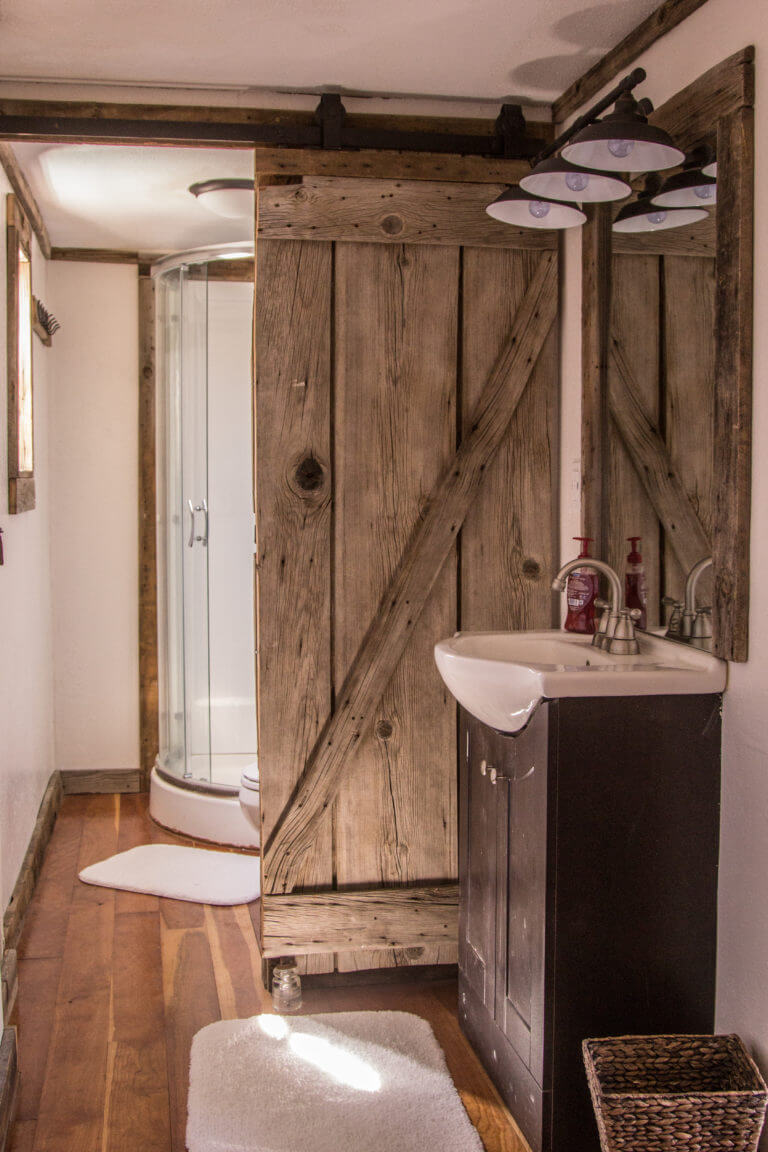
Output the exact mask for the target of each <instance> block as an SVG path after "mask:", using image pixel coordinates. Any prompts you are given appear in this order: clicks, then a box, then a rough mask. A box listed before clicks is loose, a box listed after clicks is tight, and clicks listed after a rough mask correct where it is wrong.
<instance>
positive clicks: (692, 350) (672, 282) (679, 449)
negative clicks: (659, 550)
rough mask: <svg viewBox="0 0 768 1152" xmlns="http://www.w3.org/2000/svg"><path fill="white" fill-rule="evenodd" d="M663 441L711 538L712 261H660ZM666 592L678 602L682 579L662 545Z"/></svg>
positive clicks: (703, 590) (702, 599) (702, 591)
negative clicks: (663, 378)
mask: <svg viewBox="0 0 768 1152" xmlns="http://www.w3.org/2000/svg"><path fill="white" fill-rule="evenodd" d="M664 333H665V355H664V360H665V366H666V381H665V409H666V419H665V425H666V442H667V448H668V449H669V454H670V457H671V459H672V464H673V465H674V467H675V468H676V470H677V472H678V474H679V476H680V478H681V480H682V482H683V484H684V485H685V489H686V491H687V493H688V495H689V496H690V498H691V503H692V504H693V506H694V508H695V509H696V512H697V514H698V516H699V519H700V520H701V522H702V525H703V527H704V530H705V531H706V532H707V534H708V535H709V536H710V537H711V535H712V512H713V498H714V489H713V483H714V476H713V451H712V448H713V444H714V431H715V262H714V259H712V260H707V259H697V258H695V257H685V256H667V257H665V258H664ZM664 573H665V591H666V592H667V593H669V594H670V595H675V596H678V597H681V596H682V594H683V590H684V587H685V576H686V573H685V572H683V570H682V568H681V567H680V564H679V562H678V561H677V558H676V557H675V554H674V552H673V550H672V548H671V547H670V546H669V544H667V545H666V546H665V556H664ZM698 599H699V603H701V604H711V603H712V573H711V571H708V572H705V573H703V575H702V576H701V579H700V580H699V585H698Z"/></svg>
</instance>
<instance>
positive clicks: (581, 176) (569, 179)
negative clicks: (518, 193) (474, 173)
mask: <svg viewBox="0 0 768 1152" xmlns="http://www.w3.org/2000/svg"><path fill="white" fill-rule="evenodd" d="M520 187H521V188H522V189H524V191H526V192H530V193H531V195H533V196H543V197H545V198H546V199H549V200H578V201H581V203H583V204H586V203H590V204H596V203H599V202H601V201H606V200H623V199H624V197H625V196H629V195H631V192H632V189H631V188H630V186H629V184H627V182H626V181H625V180H622V179H621V178H620V177H619V176H612V175H609V174H608V173H606V172H595V171H594V170H593V169H590V168H579V167H578V166H577V165H576V164H571V163H570V162H569V161H568V160H564V159H563V157H562V156H550V157H549V159H547V160H542V161H541V162H540V163H539V164H537V165H536V167H535V168H534V169H533V170H532V171H531V173H530V174H529V175H528V176H524V177H523V178H522V180H521V181H520Z"/></svg>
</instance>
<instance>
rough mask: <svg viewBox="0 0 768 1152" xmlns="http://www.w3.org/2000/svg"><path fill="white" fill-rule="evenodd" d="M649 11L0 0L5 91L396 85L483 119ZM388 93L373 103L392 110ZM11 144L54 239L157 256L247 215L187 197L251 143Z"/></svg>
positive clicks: (476, 3)
mask: <svg viewBox="0 0 768 1152" xmlns="http://www.w3.org/2000/svg"><path fill="white" fill-rule="evenodd" d="M657 6H658V0H608V2H603V3H599V4H590V3H585V2H584V0H420V2H419V3H418V4H414V3H413V0H389V3H387V4H381V3H378V4H374V3H372V2H370V0H368V2H365V0H226V2H225V3H223V2H222V0H164V2H163V3H162V4H158V3H157V0H134V2H133V3H132V4H130V5H129V4H126V3H125V0H47V2H46V4H45V5H44V10H42V9H41V8H40V6H39V5H38V6H35V5H30V4H29V3H28V0H0V77H1V78H2V79H0V91H3V90H4V91H5V92H6V93H13V87H14V81H15V82H17V83H16V86H17V88H18V82H19V81H23V82H24V83H25V87H24V93H23V94H24V95H27V96H29V95H34V93H35V89H37V90H38V91H39V92H40V93H41V94H44V95H46V96H51V95H52V94H51V92H50V91H46V90H45V89H44V88H43V87H42V84H43V83H44V82H45V83H48V84H50V83H52V82H53V83H55V84H59V85H61V86H62V87H61V92H59V93H56V98H59V99H87V98H88V96H89V95H90V94H91V93H92V92H93V91H95V89H94V88H93V85H94V84H101V85H107V84H110V85H127V86H129V87H126V88H124V89H123V90H122V93H121V94H120V95H119V97H118V98H119V99H120V100H127V101H135V102H141V101H142V100H150V101H151V100H152V99H153V96H151V95H149V94H147V95H145V94H143V93H142V92H141V88H142V87H143V86H146V87H147V89H149V88H157V87H160V88H168V87H171V88H173V87H178V88H180V89H181V88H185V89H187V90H189V89H198V90H199V91H197V93H193V96H194V97H195V99H194V102H195V103H205V101H206V87H208V88H209V89H210V100H211V102H216V103H220V102H221V100H222V90H224V92H225V97H224V98H225V99H226V93H229V94H230V95H231V99H230V100H229V101H228V102H230V103H232V104H233V105H234V104H240V105H242V104H251V105H256V106H258V104H259V101H260V97H259V93H261V94H262V96H261V99H262V102H263V103H264V104H265V105H267V104H269V105H271V106H272V107H274V106H275V101H277V106H279V102H280V99H281V97H280V95H276V93H280V92H282V93H284V95H283V97H282V99H283V100H284V101H285V102H286V103H288V101H289V99H293V100H296V99H299V97H297V96H293V97H288V96H287V95H286V94H287V93H315V94H316V93H317V92H318V91H321V90H332V91H340V92H342V93H346V94H348V95H350V94H357V95H362V96H365V95H373V94H384V95H385V96H390V97H392V96H405V97H406V98H409V102H410V107H409V110H411V111H419V110H421V111H425V110H426V106H425V103H424V102H422V104H421V105H420V104H419V102H418V101H419V99H420V98H422V97H430V98H435V97H438V98H440V97H443V98H453V99H457V100H464V101H484V102H486V106H485V107H484V108H483V109H482V111H478V112H475V113H474V114H480V115H484V116H488V115H489V106H488V104H487V102H491V111H490V114H492V112H493V108H494V107H495V106H496V105H497V104H499V103H501V102H502V101H504V100H510V99H512V100H520V101H522V102H524V103H530V104H536V103H538V104H541V103H542V102H543V101H550V100H552V99H554V98H555V97H556V96H558V95H560V93H561V92H562V91H563V90H564V89H565V88H566V87H568V85H569V84H571V83H572V82H573V81H574V80H576V79H577V78H578V77H579V76H581V75H582V74H583V73H584V72H585V71H586V70H587V69H588V68H589V66H590V65H591V64H592V63H594V61H595V60H597V59H599V58H600V57H601V56H602V55H603V54H604V53H605V52H606V51H608V50H609V49H610V48H611V47H612V46H613V45H614V44H616V43H617V42H618V41H619V40H620V39H621V38H622V37H623V36H624V35H626V33H627V32H629V31H630V30H631V29H632V28H634V27H635V26H636V25H637V24H639V23H640V21H641V20H643V19H644V17H645V16H647V15H648V13H649V12H651V11H652V10H653V9H654V8H656V7H657ZM30 82H32V83H30ZM3 83H4V88H3ZM137 86H138V88H137ZM30 89H32V91H31V92H30ZM213 89H217V90H218V91H216V93H215V94H214V91H213ZM16 94H18V92H17V93H16ZM96 98H98V97H96ZM168 98H169V97H168V96H167V95H166V96H165V99H168ZM183 99H184V100H185V101H188V100H189V99H190V93H189V91H187V92H186V93H185V94H184V97H183ZM301 99H302V100H305V99H307V97H301ZM314 100H315V96H313V97H312V101H311V103H312V104H314ZM354 103H355V105H356V106H355V107H354V109H351V110H355V111H360V110H361V109H360V103H363V102H362V101H360V102H357V101H355V102H354ZM382 103H386V102H385V101H384V102H382V101H377V102H376V108H375V110H376V111H377V112H378V111H384V110H386V109H385V108H382V107H381V106H380V105H381V104H382ZM399 103H400V104H402V101H400V102H399ZM434 103H435V101H434V99H432V103H431V106H430V107H429V110H428V111H429V114H432V115H434V114H436V112H437V111H438V109H436V108H435V107H434ZM371 106H373V102H371ZM472 107H473V105H471V104H470V105H468V106H467V111H466V112H465V114H473V113H472ZM478 107H479V106H478ZM402 110H403V108H402V107H398V108H397V111H402ZM531 111H532V112H534V115H536V113H535V111H534V110H533V109H532V110H531ZM14 151H15V152H16V154H17V157H18V159H19V162H20V164H21V166H22V168H23V170H24V172H25V174H26V176H27V179H28V180H29V182H30V184H31V186H32V190H33V192H34V195H35V197H36V199H37V201H38V204H39V205H40V208H41V210H42V213H43V217H44V219H45V222H46V225H47V227H48V231H49V233H50V236H51V241H52V243H53V244H54V245H55V246H57V247H87V248H121V249H130V250H138V251H141V252H148V253H150V252H156V253H160V252H171V251H178V250H180V249H185V248H193V247H197V246H200V245H203V244H214V243H223V242H227V241H237V240H241V239H243V238H244V236H245V235H248V234H249V232H250V223H249V221H247V220H246V221H238V220H224V219H221V218H219V217H216V216H214V215H213V214H212V213H211V212H210V211H209V210H207V209H206V208H205V206H204V205H203V203H202V202H198V201H196V200H195V199H194V197H192V196H191V195H190V194H189V193H188V192H187V188H188V186H189V185H190V184H192V183H194V182H196V181H199V180H206V179H212V178H216V177H224V176H236V177H250V176H251V175H252V156H251V153H250V151H249V150H247V149H245V150H242V151H241V150H232V149H221V150H217V149H194V148H132V147H122V146H113V145H50V144H15V145H14Z"/></svg>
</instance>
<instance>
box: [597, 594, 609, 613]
mask: <svg viewBox="0 0 768 1152" xmlns="http://www.w3.org/2000/svg"><path fill="white" fill-rule="evenodd" d="M610 606H611V604H610V601H609V600H603V599H602V598H601V597H600V596H598V598H597V599H596V600H595V608H599V609H600V610H601V612H602V611H604V610H605V609H606V608H610Z"/></svg>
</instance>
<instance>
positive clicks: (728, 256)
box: [712, 107, 755, 660]
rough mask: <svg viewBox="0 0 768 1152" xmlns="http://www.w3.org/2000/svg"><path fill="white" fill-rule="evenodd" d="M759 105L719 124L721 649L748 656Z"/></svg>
mask: <svg viewBox="0 0 768 1152" xmlns="http://www.w3.org/2000/svg"><path fill="white" fill-rule="evenodd" d="M754 155H755V153H754V111H753V109H752V108H751V107H750V108H739V109H738V110H736V111H734V112H732V113H731V114H730V115H729V116H724V117H723V118H722V119H721V120H720V121H719V122H718V125H717V157H718V169H717V183H718V209H717V256H716V265H715V266H716V279H717V293H716V304H715V307H716V320H715V323H716V331H717V362H716V366H715V379H716V380H717V393H716V397H715V463H714V468H715V476H716V477H717V492H716V499H715V507H714V539H713V548H712V555H713V559H714V571H715V596H714V603H713V613H712V616H713V620H712V624H713V631H714V637H715V644H714V650H715V653H716V655H718V656H722V657H724V658H726V659H730V660H746V659H747V654H748V629H749V538H750V508H751V499H750V496H751V478H752V287H753V250H752V244H753V230H754Z"/></svg>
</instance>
